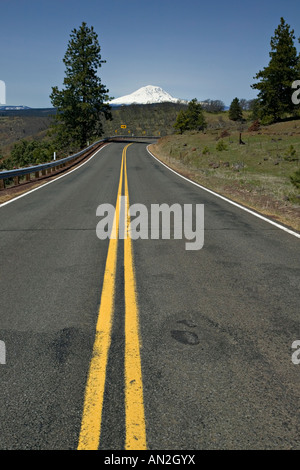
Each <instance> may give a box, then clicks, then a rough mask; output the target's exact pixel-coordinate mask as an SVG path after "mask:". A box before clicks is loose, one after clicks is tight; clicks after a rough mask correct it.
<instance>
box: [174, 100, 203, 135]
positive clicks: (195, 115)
mask: <svg viewBox="0 0 300 470" xmlns="http://www.w3.org/2000/svg"><path fill="white" fill-rule="evenodd" d="M174 127H175V129H177V130H179V131H180V133H181V134H182V133H183V131H192V130H198V131H200V130H204V129H205V128H206V121H205V117H204V114H203V109H202V106H201V104H200V103H198V101H197V99H196V98H194V99H192V100H191V101H190V102H189V104H188V107H187V110H186V111H183V110H181V111H180V112H179V113H178V115H177V119H176V122H175V124H174Z"/></svg>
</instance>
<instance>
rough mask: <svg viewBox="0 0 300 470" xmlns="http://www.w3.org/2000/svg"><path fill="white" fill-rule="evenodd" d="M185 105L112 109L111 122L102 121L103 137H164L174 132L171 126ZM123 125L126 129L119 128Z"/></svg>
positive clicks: (134, 106)
mask: <svg viewBox="0 0 300 470" xmlns="http://www.w3.org/2000/svg"><path fill="white" fill-rule="evenodd" d="M183 108H184V109H185V108H186V105H182V104H176V103H161V104H149V105H131V106H120V107H117V108H112V116H113V120H112V121H102V123H103V128H104V134H105V136H113V135H120V134H122V135H132V134H134V135H156V136H159V135H160V136H164V135H167V134H172V133H173V132H174V128H173V124H174V122H175V121H176V117H177V114H178V112H179V111H180V109H183ZM122 125H125V126H126V128H125V129H123V128H121V126H122Z"/></svg>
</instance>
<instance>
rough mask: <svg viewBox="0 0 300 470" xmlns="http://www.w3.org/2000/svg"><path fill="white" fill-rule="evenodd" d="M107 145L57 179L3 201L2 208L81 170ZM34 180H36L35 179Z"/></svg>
mask: <svg viewBox="0 0 300 470" xmlns="http://www.w3.org/2000/svg"><path fill="white" fill-rule="evenodd" d="M107 145H109V143H107V144H105V145H103V147H101V148H100V149H98V150H96V152H95V153H93V155H91V156H90V158H89V159H88V160H86V161H85V162H83V163H81V165H79V166H77V167H76V168H73V170H70V171H68V172H67V173H64V174H63V175H61V176H58V177H57V178H55V179H53V180H51V181H48V182H47V183H44V184H41V185H40V186H38V187H37V188H34V189H30V190H29V191H27V192H26V193H23V194H20V196H16V197H14V198H13V199H10V200H9V201H6V202H3V203H2V204H0V209H1V207H4V206H6V205H7V204H10V203H11V202H14V201H17V200H18V199H21V197H25V196H28V194H31V193H34V191H37V190H38V189H42V188H44V187H45V186H48V184H51V183H55V181H58V180H60V179H61V178H64V177H65V176H68V175H70V174H71V173H73V171H76V170H79V168H81V167H82V166H83V165H85V164H86V163H88V162H89V161H90V160H91V159H92V158H94V156H95V155H96V154H97V153H98V152H101V150H103V149H104V148H105V147H106V146H107ZM33 182H34V181H33Z"/></svg>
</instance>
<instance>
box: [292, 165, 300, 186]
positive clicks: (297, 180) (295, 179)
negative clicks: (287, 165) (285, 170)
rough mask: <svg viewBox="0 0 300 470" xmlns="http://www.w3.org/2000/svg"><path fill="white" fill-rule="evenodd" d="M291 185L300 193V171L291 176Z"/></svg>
mask: <svg viewBox="0 0 300 470" xmlns="http://www.w3.org/2000/svg"><path fill="white" fill-rule="evenodd" d="M290 180H291V183H292V184H293V185H294V186H295V187H296V188H297V189H298V190H299V191H300V169H299V170H297V171H296V172H295V173H294V174H293V175H292V176H290Z"/></svg>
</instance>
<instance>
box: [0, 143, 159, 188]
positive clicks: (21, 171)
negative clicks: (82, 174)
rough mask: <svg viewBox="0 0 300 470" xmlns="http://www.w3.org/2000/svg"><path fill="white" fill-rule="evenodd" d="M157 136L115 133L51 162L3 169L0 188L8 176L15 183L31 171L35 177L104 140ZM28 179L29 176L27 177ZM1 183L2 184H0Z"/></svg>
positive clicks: (72, 158) (82, 153) (67, 161)
mask: <svg viewBox="0 0 300 470" xmlns="http://www.w3.org/2000/svg"><path fill="white" fill-rule="evenodd" d="M158 138H159V137H156V136H126V135H116V136H114V137H106V138H105V139H101V140H98V141H97V142H94V143H93V144H91V145H89V146H88V147H87V148H85V149H83V150H81V151H80V152H77V153H75V154H74V155H70V156H68V157H65V158H61V159H59V160H52V161H51V162H47V163H41V164H40V165H34V166H28V167H25V168H16V169H13V170H5V171H0V189H1V187H2V189H3V188H4V187H5V185H4V180H5V179H8V178H15V179H17V181H15V184H19V178H20V177H22V176H27V177H28V176H29V175H30V174H31V173H35V174H36V176H37V177H39V174H40V172H42V174H45V171H46V170H49V169H53V168H56V167H57V168H61V167H63V166H64V165H65V164H66V163H69V162H71V161H72V160H75V159H77V158H78V157H80V156H81V155H84V154H85V153H87V152H88V151H89V150H91V149H92V148H94V147H95V146H97V145H99V144H101V143H105V142H113V141H120V140H127V141H128V140H138V139H144V140H146V139H151V140H152V139H158ZM27 179H28V180H30V176H29V178H27ZM1 183H2V184H1Z"/></svg>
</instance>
